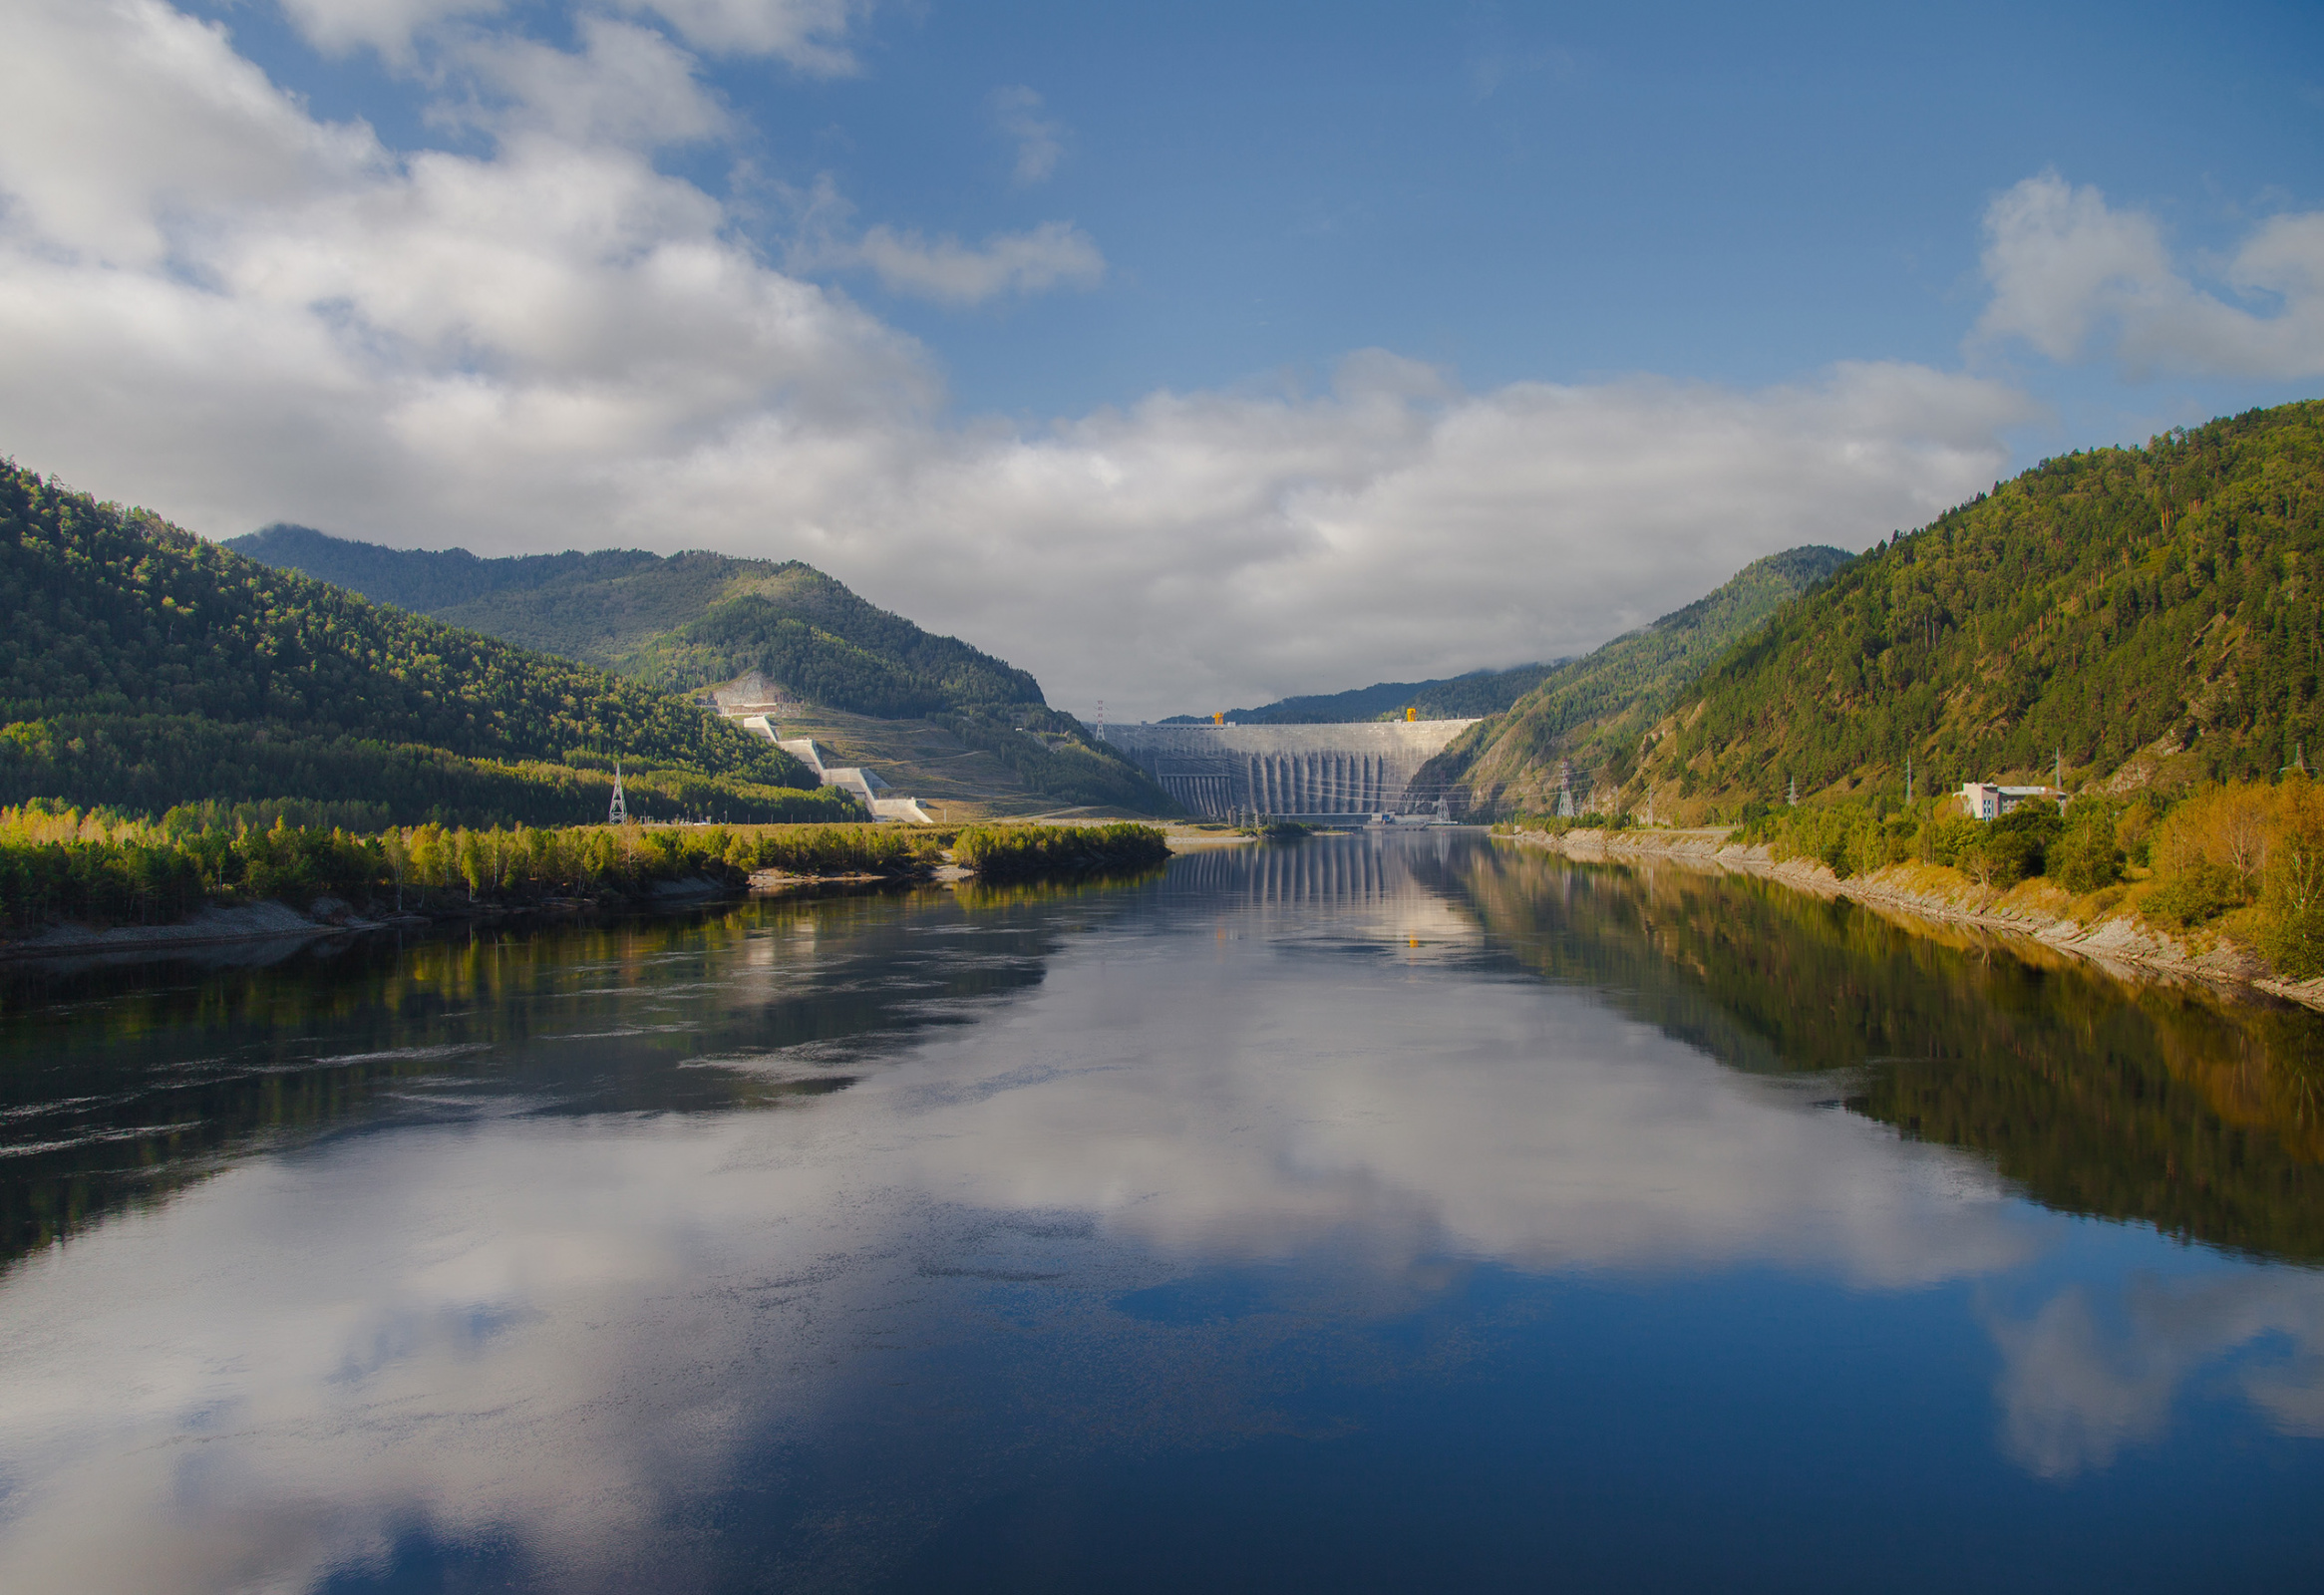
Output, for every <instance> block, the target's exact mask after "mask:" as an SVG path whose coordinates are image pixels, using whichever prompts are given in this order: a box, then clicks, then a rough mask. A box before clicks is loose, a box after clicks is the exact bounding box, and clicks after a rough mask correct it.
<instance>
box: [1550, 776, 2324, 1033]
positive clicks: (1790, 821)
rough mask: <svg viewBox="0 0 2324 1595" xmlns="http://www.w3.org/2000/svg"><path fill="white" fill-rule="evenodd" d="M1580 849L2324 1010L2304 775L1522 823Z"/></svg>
mask: <svg viewBox="0 0 2324 1595" xmlns="http://www.w3.org/2000/svg"><path fill="white" fill-rule="evenodd" d="M1508 828H1509V829H1510V830H1511V831H1513V832H1516V833H1518V834H1523V835H1529V836H1534V837H1539V838H1542V839H1547V840H1551V841H1553V842H1561V843H1562V844H1564V845H1566V846H1567V847H1568V848H1572V849H1580V850H1589V851H1609V852H1625V853H1642V854H1647V853H1670V854H1678V855H1696V856H1701V857H1705V858H1709V859H1713V860H1716V861H1718V862H1720V863H1723V864H1727V865H1730V866H1733V867H1741V868H1746V869H1754V870H1756V871H1757V872H1760V873H1767V874H1773V875H1775V876H1777V877H1778V878H1782V879H1789V880H1792V881H1794V882H1795V883H1796V884H1801V885H1805V886H1808V887H1810V888H1811V889H1824V890H1831V891H1836V892H1837V893H1839V894H1841V895H1846V896H1850V897H1857V898H1861V899H1863V900H1865V901H1868V902H1875V903H1886V904H1891V905H1893V906H1897V907H1901V908H1906V909H1909V910H1911V911H1913V912H1916V913H1922V914H1927V915H1932V916H1934V917H1938V918H1945V919H1955V920H1968V921H1972V922H1978V923H1987V924H1994V925H1999V926H2004V927H2007V928H2010V929H2015V930H2021V931H2025V932H2027V933H2030V934H2034V935H2038V936H2039V937H2040V938H2041V939H2042V940H2044V941H2046V942H2050V943H2051V944H2053V945H2056V946H2061V947H2065V948H2068V949H2071V950H2074V951H2079V952H2084V953H2088V954H2091V955H2094V956H2098V957H2104V958H2113V959H2119V960H2124V961H2129V962H2134V963H2145V964H2151V965H2156V966H2158V967H2163V968H2169V969H2173V970H2182V971H2189V972H2193V973H2199V974H2204V975H2212V976H2224V977H2228V978H2233V979H2239V980H2245V981H2250V982H2253V983H2255V984H2257V985H2260V986H2262V987H2264V988H2266V989H2268V990H2271V991H2276V992H2278V993H2280V994H2282V995H2286V996H2291V997H2295V998H2297V999H2299V1000H2301V1001H2303V1002H2308V1003H2311V1004H2314V1005H2317V1006H2324V787H2319V786H2318V785H2317V784H2316V783H2315V782H2312V781H2310V780H2309V779H2308V777H2307V776H2306V775H2305V774H2303V773H2301V772H2299V771H2296V770H2295V771H2291V772H2287V773H2286V774H2285V776H2284V777H2283V778H2282V779H2281V780H2279V781H2275V782H2258V781H2251V782H2228V783H2223V784H2218V785H2213V786H2208V787H2204V788H2201V789H2199V790H2196V791H2192V792H2188V793H2184V794H2164V793H2147V794H2142V795H2140V796H2138V797H2135V798H2110V797H2102V796H2091V797H2084V798H2076V799H2074V800H2073V801H2071V802H2070V803H2068V804H2067V806H2066V808H2065V811H2064V812H2063V813H2061V812H2060V811H2059V809H2058V807H2057V806H2056V805H2055V804H2053V803H2042V802H2036V803H2028V804H2026V805H2024V806H2021V807H2020V808H2018V809H2017V810H2016V811H2015V812H2014V813H2010V814H2006V815H2003V816H2002V817H2001V818H1999V819H1995V820H1986V821H1979V820H1974V819H1970V818H1969V817H1967V816H1966V815H1965V814H1963V813H1961V812H1960V805H1959V803H1958V802H1957V801H1956V800H1955V799H1953V798H1950V797H1947V798H1935V799H1923V800H1921V801H1920V802H1917V803H1914V804H1912V805H1909V806H1905V805H1896V806H1893V807H1891V806H1889V805H1887V804H1885V803H1883V802H1882V801H1881V800H1880V799H1878V798H1872V799H1868V800H1865V801H1859V802H1846V801H1842V802H1834V803H1819V804H1803V805H1801V806H1799V807H1796V808H1795V807H1782V808H1776V809H1773V810H1764V809H1763V810H1760V811H1757V812H1747V814H1746V817H1745V819H1744V822H1743V823H1742V824H1740V825H1737V826H1733V827H1720V828H1713V829H1707V830H1696V831H1672V830H1655V829H1617V828H1614V827H1612V826H1593V825H1590V824H1588V823H1587V822H1586V821H1575V820H1553V819H1530V820H1519V821H1517V822H1515V823H1514V824H1512V825H1511V826H1509V827H1508Z"/></svg>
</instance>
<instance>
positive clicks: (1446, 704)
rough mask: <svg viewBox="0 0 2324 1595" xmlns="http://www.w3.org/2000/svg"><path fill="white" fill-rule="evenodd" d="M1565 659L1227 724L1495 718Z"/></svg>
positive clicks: (1204, 721)
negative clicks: (1408, 715) (1411, 713)
mask: <svg viewBox="0 0 2324 1595" xmlns="http://www.w3.org/2000/svg"><path fill="white" fill-rule="evenodd" d="M1565 662H1566V661H1564V660H1557V661H1555V662H1554V663H1551V664H1546V665H1518V666H1517V667H1515V668H1514V669H1512V670H1473V671H1471V672H1469V674H1468V675H1466V676H1446V677H1443V678H1441V679H1439V680H1435V681H1383V682H1377V683H1375V684H1373V685H1372V686H1369V687H1357V688H1353V689H1351V690H1349V691H1347V692H1334V693H1312V694H1309V695H1308V696H1306V697H1303V698H1280V699H1277V700H1276V701H1275V702H1273V703H1271V704H1262V705H1260V706H1259V707H1258V708H1256V709H1229V710H1228V711H1227V712H1226V723H1227V724H1228V725H1230V726H1332V725H1345V724H1348V723H1350V722H1353V721H1368V720H1402V719H1403V718H1404V712H1405V711H1406V710H1407V709H1417V710H1419V711H1420V718H1421V719H1423V720H1476V719H1479V718H1481V717H1482V716H1485V715H1497V714H1499V713H1500V712H1501V711H1502V710H1504V709H1506V708H1508V707H1509V705H1511V704H1513V703H1515V702H1516V701H1517V700H1518V699H1519V698H1522V697H1523V696H1524V695H1525V694H1526V693H1528V692H1531V691H1532V690H1533V689H1534V688H1535V687H1537V686H1539V685H1540V684H1541V681H1542V678H1543V677H1545V676H1547V675H1548V674H1549V673H1550V672H1551V671H1553V670H1555V669H1556V668H1557V667H1558V665H1561V664H1564V663H1565ZM1209 723H1210V717H1209V716H1208V715H1172V716H1170V717H1169V718H1168V719H1167V720H1164V721H1163V722H1162V724H1163V725H1165V726H1200V725H1208V724H1209Z"/></svg>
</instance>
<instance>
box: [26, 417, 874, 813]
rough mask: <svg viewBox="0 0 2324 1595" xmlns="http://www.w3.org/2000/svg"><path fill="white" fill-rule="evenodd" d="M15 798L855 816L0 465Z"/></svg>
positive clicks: (594, 694) (718, 742) (643, 699)
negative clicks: (621, 807) (628, 807)
mask: <svg viewBox="0 0 2324 1595" xmlns="http://www.w3.org/2000/svg"><path fill="white" fill-rule="evenodd" d="M0 604H4V605H5V608H6V612H7V613H8V614H9V615H10V616H11V617H12V620H13V624H12V626H11V627H10V628H9V631H8V633H7V634H6V635H5V636H0V801H21V800H24V799H27V798H49V799H56V800H61V801H65V802H68V803H73V804H79V805H90V804H108V805H113V806H116V807H119V808H123V809H127V810H132V811H142V812H148V813H155V814H158V813H160V812H161V811H162V810H164V809H166V808H168V807H170V806H172V805H174V804H177V803H180V802H184V801H189V800H198V799H212V800H217V801H223V802H237V801H255V800H264V799H285V798H296V799H305V800H310V801H324V802H332V801H362V802H366V803H372V804H377V805H380V806H381V807H383V808H384V809H385V811H386V812H387V814H388V815H389V816H390V817H392V818H393V819H394V820H396V821H398V822H410V823H416V822H419V821H422V820H426V819H431V818H435V819H443V820H451V821H456V822H469V823H495V822H500V821H524V822H528V823H534V824H539V823H568V824H569V823H574V822H578V821H583V820H588V819H594V818H600V817H602V816H603V814H604V812H605V804H606V800H607V798H608V797H609V796H610V793H611V790H612V785H613V767H614V765H615V763H616V761H620V762H621V763H622V764H623V765H624V767H625V770H624V774H625V777H626V778H627V779H626V785H627V787H628V789H629V791H630V792H631V793H632V794H633V795H634V796H633V799H632V807H633V810H634V811H637V812H639V813H641V814H648V815H650V814H654V813H656V812H660V813H663V814H665V815H668V816H672V817H674V816H675V815H677V814H679V813H682V812H691V813H707V812H716V813H719V814H722V815H724V816H726V817H731V818H735V819H751V820H778V819H809V818H830V817H840V816H841V815H842V814H843V812H845V811H846V810H843V809H841V808H839V807H835V806H834V804H835V803H837V802H839V801H840V799H839V798H838V797H837V795H836V794H833V793H830V792H829V791H828V790H819V789H817V787H816V785H815V781H814V778H813V777H812V776H811V775H810V774H809V772H808V771H807V770H806V769H805V768H804V767H803V766H801V765H800V764H799V762H798V761H796V760H794V759H792V758H791V757H790V756H788V755H786V754H784V753H782V752H781V751H780V750H778V749H776V748H774V747H772V746H770V745H769V744H768V743H767V742H766V741H765V740H764V739H761V738H757V737H754V736H752V735H750V734H749V733H747V732H745V731H744V730H742V729H741V728H740V727H737V726H733V725H729V724H726V723H723V722H721V721H719V720H718V719H716V718H715V717H713V716H709V715H705V714H704V713H702V712H701V711H700V710H699V709H697V708H696V707H694V706H693V705H691V704H689V703H687V702H685V701H684V700H681V699H677V698H673V697H670V696H668V695H666V694H663V693H659V692H655V691H653V690H652V689H651V688H648V687H646V686H643V685H640V684H638V683H634V682H628V681H624V680H621V679H620V678H618V677H614V676H610V675H607V674H606V673H604V672H602V671H598V670H594V669H591V668H589V667H587V666H583V665H577V664H574V663H572V662H570V661H567V660H562V659H557V658H553V657H550V656H547V655H543V654H539V653H534V652H531V651H529V650H526V649H523V648H518V647H514V646H511V645H509V644H507V643H504V642H500V641H498V640H496V639H494V638H490V637H484V636H479V635H477V634H475V633H473V632H464V631H461V630H458V629H456V628H454V627H451V626H447V625H444V624H441V623H439V622H436V621H433V620H428V619H425V618H422V617H420V616H416V615H411V614H406V613H403V612H401V611H399V610H396V609H392V608H387V607H383V606H381V605H378V604H374V603H372V602H370V601H368V600H366V599H364V598H362V597H359V596H357V595H355V594H353V593H349V592H346V591H343V590H341V589H339V588H336V587H333V586H330V585H327V584H326V583H323V582H320V581H315V580H312V579H310V578H308V577H305V576H301V575H298V574H295V573H293V572H288V571H281V570H275V569H272V568H269V567H268V566H266V565H263V564H260V563H258V562H257V561H255V560H251V559H246V558H244V557H242V556H240V555H238V554H236V553H233V552H231V551H230V550H227V549H224V548H220V547H218V546H216V545H214V544H210V543H205V542H203V541H202V540H201V539H199V538H197V537H195V536H194V535H193V534H192V533H190V532H186V531H183V530H181V529H179V528H177V527H175V526H172V525H170V524H169V523H167V522H166V521H165V520H163V519H161V518H160V517H159V516H156V515H153V514H151V513H150V512H147V511H143V510H135V509H124V508H122V507H121V506H119V505H116V504H111V503H101V502H98V501H97V500H95V499H93V498H91V497H90V496H88V495H87V494H84V493H79V492H74V491H71V490H69V489H67V488H65V487H63V486H61V485H59V484H58V483H56V482H55V481H53V480H43V479H42V478H40V477H38V476H37V475H35V474H34V473H32V472H30V471H27V470H24V469H22V468H20V467H18V466H16V465H14V464H13V463H9V464H6V465H4V466H0Z"/></svg>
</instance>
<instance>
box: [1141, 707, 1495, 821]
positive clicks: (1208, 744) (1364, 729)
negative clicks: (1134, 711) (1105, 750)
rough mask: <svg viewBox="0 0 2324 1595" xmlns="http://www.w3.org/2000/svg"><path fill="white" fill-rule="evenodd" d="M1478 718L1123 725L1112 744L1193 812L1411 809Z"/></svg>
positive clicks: (1432, 796) (1421, 803)
mask: <svg viewBox="0 0 2324 1595" xmlns="http://www.w3.org/2000/svg"><path fill="white" fill-rule="evenodd" d="M1476 724H1477V722H1476V721H1475V720H1373V721H1356V722H1351V723H1348V724H1344V725H1311V726H1184V725H1178V726H1160V725H1143V724H1139V725H1116V726H1108V727H1107V728H1106V731H1105V736H1106V742H1107V744H1108V746H1110V747H1112V748H1113V749H1114V750H1115V751H1116V752H1118V753H1120V754H1122V755H1123V756H1124V757H1125V758H1127V759H1129V760H1130V761H1131V762H1132V763H1134V764H1136V765H1137V766H1138V767H1139V768H1140V769H1142V770H1144V771H1145V772H1146V773H1147V774H1148V775H1149V776H1151V777H1153V778H1154V780H1155V782H1156V784H1157V785H1159V786H1160V787H1161V788H1162V791H1164V792H1166V793H1168V794H1169V795H1170V796H1171V797H1172V798H1176V799H1177V801H1178V802H1179V803H1181V804H1183V805H1184V806H1185V807H1186V808H1188V809H1189V810H1191V811H1192V812H1194V813H1197V814H1201V815H1203V816H1204V817H1206V818H1210V819H1224V818H1228V817H1230V816H1232V815H1234V814H1237V813H1251V812H1256V813H1262V814H1281V815H1330V814H1376V813H1389V814H1398V813H1410V812H1415V811H1417V810H1418V809H1420V808H1423V807H1428V806H1431V805H1433V804H1434V803H1435V801H1436V799H1437V798H1438V797H1439V796H1440V795H1439V794H1438V793H1436V792H1434V791H1431V792H1428V793H1416V792H1414V791H1413V790H1412V781H1413V777H1414V776H1416V775H1418V774H1419V773H1420V769H1421V767H1422V766H1423V765H1425V764H1427V763H1428V762H1429V761H1430V760H1431V759H1433V758H1435V757H1436V756H1437V755H1438V754H1440V753H1442V752H1444V751H1445V749H1446V747H1447V746H1449V745H1450V744H1451V743H1452V741H1453V739H1454V738H1455V737H1458V736H1460V735H1461V733H1462V732H1464V731H1466V730H1468V729H1469V728H1470V727H1471V726H1474V725H1476Z"/></svg>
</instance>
